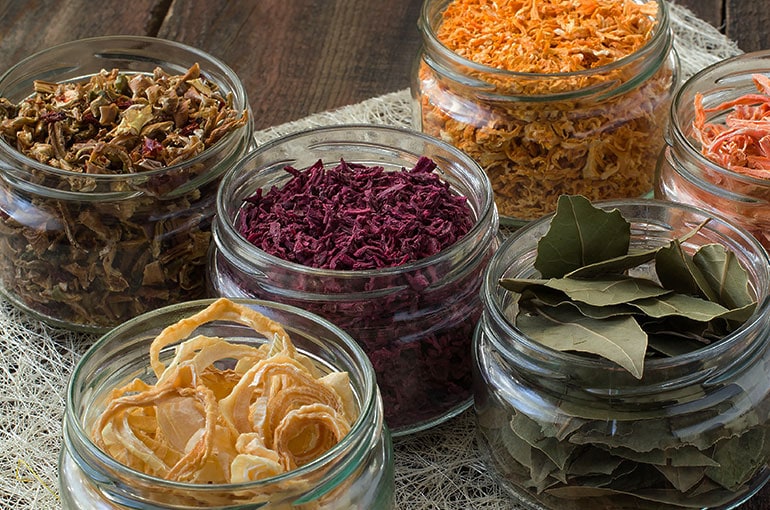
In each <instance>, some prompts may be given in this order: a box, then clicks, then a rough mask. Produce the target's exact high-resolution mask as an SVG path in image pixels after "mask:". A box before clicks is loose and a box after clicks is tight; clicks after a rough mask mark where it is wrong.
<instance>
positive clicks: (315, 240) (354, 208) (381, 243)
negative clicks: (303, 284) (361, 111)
mask: <svg viewBox="0 0 770 510" xmlns="http://www.w3.org/2000/svg"><path fill="white" fill-rule="evenodd" d="M435 169H436V163H435V162H433V161H432V160H431V159H430V158H427V157H421V158H420V159H419V160H418V161H417V163H416V165H415V166H414V168H412V169H411V170H407V169H405V168H402V169H401V171H386V170H385V168H383V167H382V166H371V167H369V166H365V165H362V164H355V163H348V162H346V161H344V160H340V164H339V165H337V166H336V167H334V168H324V165H323V163H322V161H320V160H319V161H318V162H316V163H315V164H314V165H313V166H311V167H310V168H308V169H306V170H304V171H301V170H297V169H296V168H293V167H290V166H287V167H286V168H285V170H286V171H287V172H289V173H290V174H291V175H292V178H291V179H290V180H289V181H288V182H287V183H286V184H285V185H284V186H283V187H281V188H278V187H275V186H274V187H273V188H271V189H270V191H268V192H267V193H265V194H263V193H262V190H261V189H260V190H257V192H256V193H255V194H254V195H253V196H251V197H249V198H247V199H246V200H245V202H246V203H245V204H244V207H243V210H242V211H241V214H240V215H239V217H238V222H237V225H236V228H237V229H238V231H239V232H240V233H241V234H242V235H243V236H244V237H245V238H246V239H247V240H248V241H249V242H251V243H252V244H254V245H255V246H257V247H258V248H260V249H262V250H263V251H265V252H267V253H270V254H271V255H275V256H276V257H279V258H281V259H283V260H288V261H291V262H296V263H298V264H302V265H305V266H309V267H315V268H323V269H337V270H365V269H380V268H385V267H394V266H400V265H403V264H406V263H408V262H413V261H416V260H420V259H423V258H425V257H429V256H431V255H434V254H436V253H438V252H439V251H441V250H443V249H444V248H446V247H448V246H451V245H452V244H454V243H455V242H456V241H457V240H458V239H460V238H461V237H462V236H463V235H465V234H466V233H467V232H468V230H470V228H471V227H472V226H473V222H474V219H473V212H472V211H471V209H470V207H469V206H468V204H467V201H466V199H465V197H463V196H460V195H457V194H456V193H453V192H452V191H451V189H450V187H449V184H448V183H446V182H445V181H443V180H442V179H441V178H440V177H439V176H438V175H437V174H436V173H434V172H433V170H435Z"/></svg>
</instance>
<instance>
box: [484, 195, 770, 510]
mask: <svg viewBox="0 0 770 510" xmlns="http://www.w3.org/2000/svg"><path fill="white" fill-rule="evenodd" d="M599 204H601V205H602V208H604V209H607V210H609V209H612V208H617V209H619V210H620V212H621V214H622V215H623V216H624V217H625V218H626V220H628V221H629V222H630V223H631V232H632V240H631V247H632V249H645V248H655V247H659V246H663V245H666V244H668V242H669V241H670V240H672V239H674V238H678V237H680V236H682V235H683V234H685V233H687V232H691V231H692V229H693V228H694V227H696V226H697V225H700V224H701V223H702V222H703V221H704V220H705V219H707V218H710V221H709V222H708V223H707V224H706V225H705V226H704V227H703V228H702V229H701V230H700V231H699V233H698V234H697V235H695V236H693V237H691V238H690V239H688V240H687V242H686V243H685V247H686V248H685V249H688V250H689V249H696V248H697V247H698V246H700V245H703V244H706V243H720V244H723V245H724V246H725V247H726V248H727V249H729V250H731V251H732V252H733V253H734V254H735V256H736V257H737V259H738V260H739V261H740V263H741V264H742V265H743V266H744V267H745V268H746V270H747V272H748V279H749V282H750V288H751V290H752V292H753V293H754V294H755V295H756V297H757V300H758V304H757V307H756V310H755V312H754V314H753V315H752V316H751V318H750V319H748V320H747V321H746V322H745V323H744V324H743V325H742V326H740V327H739V328H738V329H736V330H735V331H734V332H733V333H731V334H730V335H728V336H727V337H724V338H723V339H722V340H720V341H718V342H714V343H712V344H711V345H709V346H707V347H703V348H701V349H699V350H695V351H692V352H691V353H689V354H685V355H678V356H672V357H669V358H658V359H654V360H653V359H648V360H647V361H646V362H645V367H644V372H643V377H642V378H641V379H637V378H636V377H635V376H633V375H631V373H629V372H628V371H626V370H625V369H623V368H620V367H619V366H618V365H615V364H614V363H612V362H610V361H607V360H604V359H603V358H598V357H590V356H585V355H579V354H575V353H569V352H559V351H555V350H552V349H550V348H547V347H544V346H543V345H542V344H540V343H538V342H536V341H533V340H532V339H530V338H529V337H527V336H525V335H523V334H522V333H521V332H520V331H519V330H518V329H517V328H516V327H514V326H513V325H512V324H511V322H510V321H509V319H508V318H507V312H508V309H509V308H510V307H511V306H512V299H513V297H514V293H511V292H509V291H506V290H505V289H503V288H502V287H501V286H499V285H498V281H499V279H500V278H503V277H506V278H507V277H512V278H536V277H537V276H536V275H537V274H538V273H537V271H536V270H535V269H534V268H533V263H534V258H535V256H536V251H537V242H538V240H539V239H540V238H541V237H542V236H543V235H544V234H545V233H546V231H547V230H548V227H549V219H550V217H545V218H544V219H542V220H540V221H537V222H534V223H532V224H530V225H529V226H528V227H526V228H524V229H521V230H519V231H518V232H517V233H516V234H515V235H514V236H512V237H510V238H509V239H508V240H506V241H505V242H504V244H503V245H502V246H501V247H500V249H499V251H498V252H497V253H496V254H495V256H494V258H493V260H492V261H491V262H490V265H489V267H488V270H487V273H486V275H485V280H484V288H483V290H482V299H483V302H484V314H483V316H482V319H481V321H480V322H479V327H478V329H477V331H476V336H475V341H474V356H475V360H474V361H475V363H474V366H475V373H474V376H475V382H476V393H475V397H476V398H475V408H476V412H477V417H478V430H479V442H480V445H481V449H482V451H483V452H484V454H485V456H486V459H487V462H488V464H489V466H490V468H491V469H492V471H493V472H494V473H495V474H496V475H497V477H498V478H499V480H500V481H501V483H502V485H504V486H505V487H506V488H507V489H508V490H509V491H510V492H511V493H512V494H514V495H515V496H516V497H517V498H520V499H521V500H523V501H525V502H528V503H531V505H532V507H533V508H538V509H552V510H597V509H608V510H609V509H616V508H639V509H647V508H649V509H653V508H654V509H668V508H671V509H675V508H704V509H705V508H734V507H736V506H737V505H739V504H740V503H741V502H743V501H745V500H747V499H748V498H750V497H751V496H752V495H753V494H755V493H756V492H757V491H758V490H759V489H760V488H761V487H762V486H763V484H765V483H766V482H767V480H768V478H769V477H770V469H768V461H770V441H768V440H769V439H770V384H768V376H767V374H768V370H770V264H769V263H770V260H769V259H768V256H767V254H766V252H765V251H764V250H763V249H762V247H761V246H760V245H759V243H758V242H757V241H756V239H754V238H753V237H752V236H751V235H750V234H749V233H748V232H746V231H745V230H743V229H741V228H740V227H737V226H735V225H733V224H732V223H729V222H728V221H727V220H725V219H724V218H722V217H720V216H713V215H712V214H711V213H708V212H706V211H703V210H700V209H695V208H692V207H690V206H685V205H679V204H674V203H670V202H663V201H655V200H638V201H615V202H607V203H603V204H602V203H599Z"/></svg>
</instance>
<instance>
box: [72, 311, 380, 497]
mask: <svg viewBox="0 0 770 510" xmlns="http://www.w3.org/2000/svg"><path fill="white" fill-rule="evenodd" d="M211 301H212V300H200V301H193V302H186V303H180V304H176V305H171V306H168V307H165V308H161V309H159V310H156V311H153V312H148V313H146V314H144V315H141V316H139V317H136V318H135V319H132V320H130V321H128V322H126V323H124V324H122V325H120V326H118V327H117V328H115V329H113V330H112V331H110V332H109V333H107V334H106V335H104V336H103V337H102V338H101V339H100V340H99V341H97V342H96V343H95V344H94V345H93V346H92V347H91V348H90V349H89V350H88V352H86V354H85V355H84V356H83V358H82V359H81V360H80V361H79V362H78V365H77V366H76V367H75V370H74V372H73V374H72V378H71V379H70V383H69V386H68V388H67V405H66V410H65V418H64V441H63V447H62V451H61V455H60V459H59V481H60V489H61V490H60V493H61V500H62V503H63V507H64V509H65V510H70V509H71V510H75V509H80V508H93V509H123V508H132V509H138V510H145V509H146V510H149V509H172V508H192V507H195V508H212V509H213V508H216V509H226V508H232V509H236V508H238V509H242V510H245V509H257V508H260V509H284V508H302V509H314V510H321V509H333V508H334V509H336V508H371V509H374V510H389V509H391V508H393V501H394V494H393V491H394V472H393V447H392V443H391V440H390V435H389V432H388V429H387V427H386V426H385V425H384V422H383V412H382V400H381V398H380V395H379V392H378V390H377V383H376V380H375V376H374V371H373V370H372V366H371V364H370V362H369V360H368V358H367V357H366V354H364V352H363V351H362V350H361V348H360V347H359V346H358V345H357V344H356V342H355V341H354V340H353V339H352V338H351V337H350V336H349V335H347V334H346V333H345V332H344V331H342V330H341V329H339V328H338V327H336V326H334V325H333V324H331V323H329V322H328V321H326V320H324V319H322V318H320V317H318V316H315V315H313V314H310V313H308V312H306V311H304V310H300V309H297V308H293V307H290V306H286V305H281V304H278V303H271V302H263V301H255V300H237V301H238V302H239V303H243V304H246V305H247V306H249V307H251V308H253V309H255V310H257V311H258V312H260V313H261V314H263V315H266V316H267V317H268V318H270V319H272V320H274V321H277V322H279V323H280V324H282V325H283V326H284V329H285V330H286V332H287V333H288V334H289V336H290V337H291V339H292V342H293V343H294V344H295V346H296V347H297V350H298V351H299V352H301V353H302V354H304V355H306V356H309V357H310V358H311V359H312V360H313V361H314V362H315V363H316V365H317V366H318V367H319V368H321V369H322V370H325V371H332V370H339V371H347V372H348V374H349V376H350V382H351V385H352V388H353V392H354V395H355V398H356V401H357V404H358V406H359V417H358V419H357V420H356V421H355V422H354V423H353V424H352V426H351V429H350V432H349V433H348V434H347V435H346V436H345V437H344V438H343V439H342V440H341V441H340V442H339V443H337V444H336V445H335V446H333V447H332V448H331V449H330V450H328V451H327V452H326V453H324V454H323V455H322V456H321V457H319V458H317V459H316V460H314V461H312V462H310V463H308V464H305V465H304V466H302V467H300V468H297V469H295V470H292V471H289V472H287V473H284V474H282V475H279V476H276V477H273V478H268V479H264V480H260V481H255V482H248V483H233V484H226V485H225V484H222V485H217V484H214V485H205V484H193V483H182V482H171V481H167V480H163V479H160V478H156V477H153V476H149V475H146V474H143V473H140V472H137V471H135V470H132V469H130V468H128V467H126V466H124V465H122V464H121V463H120V462H118V461H116V460H115V459H114V458H112V457H111V456H109V455H107V454H106V453H104V452H103V451H102V450H100V449H99V448H98V447H97V446H96V445H95V444H94V443H93V442H92V440H91V438H90V435H89V430H90V428H89V427H90V425H91V424H92V423H93V422H94V421H95V420H96V419H97V418H98V416H99V415H100V413H101V412H102V410H103V409H104V407H105V400H106V399H107V398H108V397H109V394H110V391H111V390H112V389H114V388H117V387H121V386H123V385H125V384H126V383H128V382H129V381H131V380H133V379H135V378H137V377H138V378H140V379H142V380H144V381H145V382H147V383H148V384H152V383H153V382H154V377H155V376H154V374H153V371H152V370H151V368H150V365H149V363H150V357H149V349H150V344H151V343H152V340H153V339H154V338H155V337H156V336H157V335H158V334H159V333H160V332H161V331H162V330H163V328H165V327H166V326H169V325H171V324H174V323H176V322H177V321H179V320H181V319H183V318H185V317H189V316H190V315H193V314H195V313H197V312H199V311H201V310H203V309H204V308H206V306H208V305H209V304H210V303H211ZM196 333H200V334H202V335H207V336H211V337H221V338H224V339H226V340H227V341H228V342H231V343H233V342H237V343H244V344H249V345H260V344H262V343H264V342H266V341H268V340H266V339H265V338H263V337H262V336H261V335H260V334H259V333H256V332H255V331H254V330H253V329H251V328H250V327H247V326H243V325H241V324H236V323H231V322H227V321H221V320H220V321H214V322H210V323H207V324H203V325H201V326H200V327H198V328H197V329H196ZM173 347H174V346H173V345H171V346H168V347H167V348H164V349H163V352H162V353H161V360H164V361H166V362H167V361H168V360H169V359H170V358H171V357H172V356H173Z"/></svg>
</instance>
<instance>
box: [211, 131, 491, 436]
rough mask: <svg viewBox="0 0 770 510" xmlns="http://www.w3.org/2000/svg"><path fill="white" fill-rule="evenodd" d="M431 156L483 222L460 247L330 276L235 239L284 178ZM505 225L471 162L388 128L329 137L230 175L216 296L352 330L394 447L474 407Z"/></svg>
mask: <svg viewBox="0 0 770 510" xmlns="http://www.w3.org/2000/svg"><path fill="white" fill-rule="evenodd" d="M421 156H427V157H429V158H431V159H433V161H434V162H435V163H436V164H437V165H438V170H436V171H437V172H439V175H440V176H441V177H442V179H443V180H444V181H446V182H448V183H449V185H450V186H451V188H452V189H454V190H455V191H456V192H457V193H459V194H460V195H463V196H465V197H466V198H467V203H468V205H469V206H470V208H471V209H472V212H473V214H474V215H475V224H474V226H473V227H472V228H471V230H470V231H469V232H468V233H467V234H466V235H465V236H464V237H463V238H461V239H460V240H459V241H458V242H456V243H455V244H453V245H452V246H450V247H448V248H445V249H444V250H442V251H440V252H439V253H437V254H435V255H432V256H430V257H426V258H423V259H421V260H418V261H415V262H410V263H407V264H403V265H400V266H395V267H388V268H383V269H375V270H357V271H356V270H347V271H343V270H330V269H318V268H313V267H309V266H304V265H300V264H297V263H293V262H288V261H286V260H283V259H281V258H278V257H276V256H273V255H270V254H268V253H266V252H265V251H263V250H261V249H259V248H257V247H256V246H254V245H253V244H251V243H250V242H248V241H247V240H246V239H245V238H244V237H243V236H242V235H241V234H240V233H239V232H238V230H237V228H236V227H235V220H236V218H237V216H238V214H239V211H240V209H241V207H242V205H243V203H244V199H245V198H247V197H250V196H251V195H253V194H254V193H255V191H256V190H257V189H260V188H263V189H270V187H272V186H278V187H280V186H282V185H283V184H284V183H285V182H286V181H288V180H289V179H290V178H291V174H289V173H288V172H286V171H285V170H284V168H285V167H286V166H287V165H290V166H293V167H294V168H297V169H304V168H308V167H310V166H312V165H313V164H314V163H316V162H317V161H318V160H322V161H323V163H324V165H326V166H328V167H333V166H336V165H338V164H339V162H340V159H344V160H345V161H346V162H348V163H359V164H365V165H368V166H373V165H379V166H383V167H384V168H385V169H386V170H401V169H402V168H412V167H414V166H415V164H416V162H417V161H418V159H419V158H420V157H421ZM497 228H498V219H497V213H496V210H495V206H494V201H493V199H492V191H491V188H490V186H489V180H488V179H487V178H486V176H485V175H484V172H483V171H482V170H481V169H480V168H479V167H478V165H477V164H476V163H474V162H473V161H472V160H471V159H470V158H468V157H467V156H466V155H464V154H463V153H462V152H460V151H458V150H457V149H455V148H453V147H451V146H449V145H447V144H444V143H443V142H441V141H440V140H436V139H434V138H432V137H429V136H426V135H423V134H421V133H417V132H414V131H409V130H403V129H396V128H390V127H383V126H366V125H362V126H337V127H328V128H318V129H313V130H310V131H306V132H303V133H299V134H295V135H291V136H287V137H284V138H282V139H279V140H276V141H274V142H271V143H268V144H266V145H264V146H262V147H260V148H258V149H257V150H256V151H254V152H252V153H251V154H249V155H247V156H246V157H245V158H244V159H243V160H242V161H241V162H240V163H239V164H238V165H237V166H236V167H234V168H233V169H232V171H230V172H228V173H227V174H226V175H225V177H224V179H223V181H222V186H221V187H220V190H219V195H218V198H217V217H216V221H215V224H214V227H213V229H212V232H213V238H214V242H213V243H212V252H211V256H210V266H209V278H210V285H211V287H212V291H213V293H214V294H215V295H219V296H225V297H253V298H259V299H268V300H271V301H278V302H283V303H288V304H292V305H294V306H298V307H301V308H304V309H306V310H309V311H311V312H313V313H316V314H318V315H320V316H322V317H325V318H326V319H328V320H330V321H331V322H333V323H334V324H336V325H338V326H340V327H341V328H343V329H344V330H346V331H347V332H348V333H349V334H350V335H351V336H352V337H353V338H355V339H356V341H357V342H358V343H359V344H360V345H361V346H362V347H363V348H364V351H366V353H367V354H368V355H369V358H370V359H371V360H372V364H373V365H374V370H375V372H376V373H377V382H378V385H379V387H380V391H381V392H382V397H383V401H384V403H385V419H386V421H387V423H388V426H389V427H390V429H391V431H392V432H393V434H394V436H395V435H403V434H407V433H409V432H414V431H417V430H421V429H425V428H428V427H431V426H433V425H435V424H437V423H439V422H441V421H444V420H446V419H448V418H450V417H452V416H454V415H456V414H458V413H460V412H461V411H463V410H464V409H466V408H467V407H468V406H469V405H470V402H471V397H472V380H471V362H470V355H471V340H472V337H473V329H474V327H475V325H476V321H477V320H478V317H479V315H480V313H481V302H480V300H479V289H480V288H481V279H482V275H483V271H484V268H485V266H486V263H487V261H488V260H489V258H490V257H491V256H492V253H493V251H494V249H495V248H496V247H497V239H496V235H497Z"/></svg>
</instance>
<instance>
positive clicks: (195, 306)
mask: <svg viewBox="0 0 770 510" xmlns="http://www.w3.org/2000/svg"><path fill="white" fill-rule="evenodd" d="M217 299H218V298H207V299H199V300H195V301H187V302H183V303H176V304H172V305H168V306H165V307H162V308H158V309H156V310H153V311H150V312H146V313H144V314H142V315H139V316H137V317H134V318H132V319H129V320H128V321H126V322H124V323H122V324H120V325H119V326H116V327H115V328H113V329H112V330H110V331H109V332H108V333H106V334H104V335H102V336H101V337H100V338H99V339H98V340H97V341H96V342H94V343H93V344H92V345H91V346H90V347H89V348H88V350H87V351H86V352H85V353H84V354H83V356H82V357H81V358H80V360H79V361H78V363H77V364H76V366H75V368H74V370H73V372H72V375H71V377H70V379H69V382H68V384H67V389H66V399H67V404H68V405H67V406H66V407H65V425H66V426H67V428H71V429H73V430H74V433H75V434H76V436H77V437H78V440H79V441H80V442H81V443H83V444H85V445H86V447H87V448H89V450H90V452H91V453H92V454H93V455H94V456H95V457H96V458H97V459H98V460H99V461H100V462H102V463H103V464H104V465H105V466H109V468H110V469H112V470H114V471H116V472H123V473H130V474H131V475H132V476H133V477H135V478H137V479H138V480H142V481H146V482H147V481H148V482H152V483H153V484H154V485H156V486H158V487H166V488H169V489H177V490H179V489H184V490H187V491H196V490H197V491H214V490H220V491H221V490H254V489H259V488H260V487H262V486H267V485H271V484H275V483H279V482H282V481H286V480H291V479H293V478H296V477H299V476H303V475H305V474H308V473H312V472H313V471H315V470H317V469H318V468H320V467H322V466H323V465H324V464H326V463H327V462H329V461H330V460H332V459H334V458H336V457H339V456H340V455H341V454H344V453H345V452H346V451H347V450H349V449H351V448H355V445H356V444H357V443H358V442H360V440H361V439H360V438H361V435H362V434H363V433H364V432H365V431H366V430H367V428H369V427H371V424H370V423H369V421H370V420H371V419H372V416H373V415H375V416H376V414H375V413H377V409H378V405H379V393H378V389H377V383H376V380H375V375H374V368H373V366H372V364H371V361H370V360H369V358H368V356H367V355H366V353H365V352H364V351H363V349H362V348H361V346H360V345H358V343H357V342H356V341H355V340H354V339H353V338H352V337H351V336H350V335H349V334H348V333H346V332H345V331H344V330H342V329H341V328H339V327H337V326H336V325H334V324H333V323H332V322H330V321H328V320H327V319H324V318H323V317H321V316H319V315H316V314H313V313H311V312H308V311H306V310H303V309H302V308H299V307H296V306H292V305H287V304H283V303H278V302H274V301H266V300H259V299H250V298H229V299H230V300H231V301H233V302H235V303H239V304H245V305H248V306H254V307H266V308H273V309H277V310H281V311H285V312H289V313H293V314H296V315H299V316H301V317H303V318H307V319H310V320H312V321H313V322H315V323H317V324H319V325H321V326H323V327H324V328H325V329H327V330H328V331H329V332H331V333H333V334H334V336H335V338H337V339H339V340H341V341H342V342H343V344H344V346H345V347H346V348H347V349H349V351H350V352H351V353H352V354H353V356H354V358H353V361H354V362H355V363H356V366H358V367H360V368H361V374H362V375H363V380H362V387H363V389H364V391H362V392H361V393H362V395H360V396H363V397H364V398H363V399H362V400H361V407H360V410H359V414H358V417H357V418H356V420H355V422H353V424H352V425H351V427H350V430H349V431H348V433H347V434H346V435H345V436H344V437H343V438H342V439H341V440H340V441H339V442H338V443H337V444H335V445H334V446H332V447H331V448H330V449H329V450H327V451H326V452H324V453H323V454H322V455H321V456H319V457H318V458H316V459H314V460H313V461H311V462H309V463H307V464H305V465H303V466H301V467H298V468H296V469H293V470H290V471H286V472H284V473H281V474H279V475H276V476H273V477H269V478H265V479H261V480H254V481H249V482H241V483H223V484H196V483H192V482H178V481H173V480H166V479H164V478H160V477H156V476H152V475H148V474H146V473H144V472H142V471H138V470H135V469H133V468H130V467H128V466H126V465H124V464H122V463H121V462H119V461H118V460H116V459H115V458H113V457H112V456H111V455H109V454H107V453H106V452H104V451H102V449H101V448H99V447H98V446H97V445H96V444H94V442H93V441H92V440H91V437H90V435H89V434H88V433H87V432H86V431H85V429H84V427H83V423H81V420H80V419H79V417H78V416H76V413H75V409H73V406H72V405H70V404H71V403H72V402H73V401H74V400H75V399H74V397H75V392H76V386H77V382H78V381H79V379H80V376H81V373H82V370H83V369H84V368H83V367H84V366H85V364H86V362H87V361H89V360H91V359H92V358H93V357H94V356H97V355H98V354H99V353H100V351H101V349H102V348H103V346H104V345H105V344H108V343H109V342H110V341H112V339H113V337H115V336H116V335H119V334H120V333H122V332H123V331H126V330H130V329H131V328H133V327H134V326H137V325H139V324H141V323H142V322H144V321H147V320H149V319H152V318H153V317H157V316H162V315H165V314H169V313H172V312H174V313H175V312H180V311H190V312H192V311H197V310H199V309H202V308H204V307H205V306H207V305H209V304H211V303H213V302H214V301H216V300H217ZM224 320H226V319H224ZM364 393H365V395H364ZM380 414H381V413H380Z"/></svg>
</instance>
